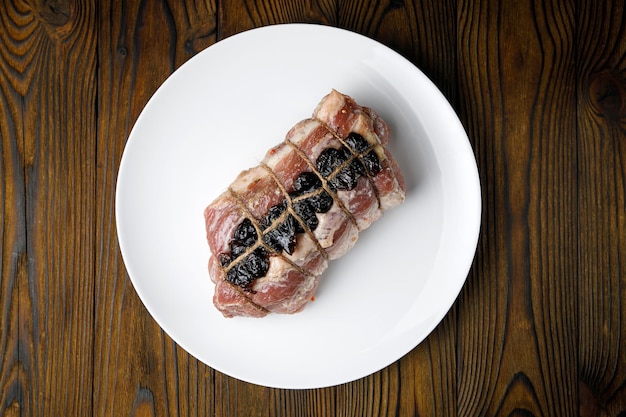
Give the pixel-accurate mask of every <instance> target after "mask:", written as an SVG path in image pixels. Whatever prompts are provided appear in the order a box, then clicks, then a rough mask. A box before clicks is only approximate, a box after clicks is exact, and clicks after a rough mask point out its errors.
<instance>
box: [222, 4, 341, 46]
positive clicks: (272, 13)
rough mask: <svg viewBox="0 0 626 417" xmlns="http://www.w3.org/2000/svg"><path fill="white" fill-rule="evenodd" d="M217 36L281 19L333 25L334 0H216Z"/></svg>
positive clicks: (285, 21) (292, 21)
mask: <svg viewBox="0 0 626 417" xmlns="http://www.w3.org/2000/svg"><path fill="white" fill-rule="evenodd" d="M219 6H220V7H219V37H220V39H223V38H226V37H228V36H231V35H234V34H236V33H239V32H242V31H244V30H248V29H252V28H255V27H260V26H267V25H275V24H281V23H317V24H326V25H335V21H336V18H337V5H336V1H335V0H271V1H265V0H235V1H228V0H223V1H220V3H219Z"/></svg>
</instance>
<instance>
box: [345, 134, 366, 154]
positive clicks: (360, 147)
mask: <svg viewBox="0 0 626 417" xmlns="http://www.w3.org/2000/svg"><path fill="white" fill-rule="evenodd" d="M346 143H347V144H348V146H350V148H352V149H353V150H355V151H356V152H357V153H363V152H365V151H367V150H368V149H369V148H370V144H369V142H368V141H366V140H365V139H364V138H363V136H361V135H359V134H358V133H356V132H350V134H349V135H348V137H347V138H346Z"/></svg>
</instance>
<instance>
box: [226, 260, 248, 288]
mask: <svg viewBox="0 0 626 417" xmlns="http://www.w3.org/2000/svg"><path fill="white" fill-rule="evenodd" d="M254 280H255V278H254V277H252V275H251V274H250V272H248V270H247V269H246V268H245V267H244V266H243V264H241V263H238V264H236V265H235V266H233V267H232V268H230V269H229V270H228V272H227V273H226V281H230V282H232V283H233V284H235V285H239V286H240V287H243V288H245V287H248V286H249V285H250V284H251V283H252V281H254Z"/></svg>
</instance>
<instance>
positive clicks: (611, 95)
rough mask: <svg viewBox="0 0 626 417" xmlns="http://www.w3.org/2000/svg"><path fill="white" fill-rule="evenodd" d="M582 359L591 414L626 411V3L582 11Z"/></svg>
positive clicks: (589, 4)
mask: <svg viewBox="0 0 626 417" xmlns="http://www.w3.org/2000/svg"><path fill="white" fill-rule="evenodd" d="M578 57H579V62H578V71H579V82H578V85H577V90H578V91H577V92H578V98H579V100H578V115H579V118H578V136H579V145H578V160H579V161H580V163H579V169H578V182H579V189H580V193H579V199H578V202H579V207H580V251H579V253H580V260H579V271H580V275H581V276H580V281H579V282H580V284H579V291H578V302H579V304H580V309H579V317H578V320H579V329H580V336H579V343H580V349H579V366H580V376H581V390H582V394H581V400H582V399H585V400H586V401H581V402H582V403H583V404H581V407H582V408H584V409H585V410H586V414H585V415H607V416H609V415H611V416H614V415H618V414H619V413H620V412H621V413H624V412H626V355H624V352H625V351H626V340H624V337H623V336H624V334H626V273H624V271H626V76H625V74H626V10H625V9H624V3H623V2H594V1H582V2H581V4H580V10H579V13H578Z"/></svg>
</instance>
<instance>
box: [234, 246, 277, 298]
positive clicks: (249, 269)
mask: <svg viewBox="0 0 626 417" xmlns="http://www.w3.org/2000/svg"><path fill="white" fill-rule="evenodd" d="M269 266H270V263H269V258H268V254H267V252H266V251H265V250H264V249H263V248H261V247H259V248H256V249H255V250H254V251H253V252H252V253H250V254H249V255H248V256H246V257H245V258H243V259H242V260H241V261H240V262H239V263H237V264H236V265H234V266H233V267H232V268H231V269H229V270H228V272H227V273H226V279H227V280H228V281H230V282H232V283H233V284H236V285H239V286H240V287H244V288H245V287H248V286H249V285H250V284H251V283H252V282H253V281H254V280H255V279H257V278H260V277H262V276H265V274H267V271H268V270H269Z"/></svg>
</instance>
